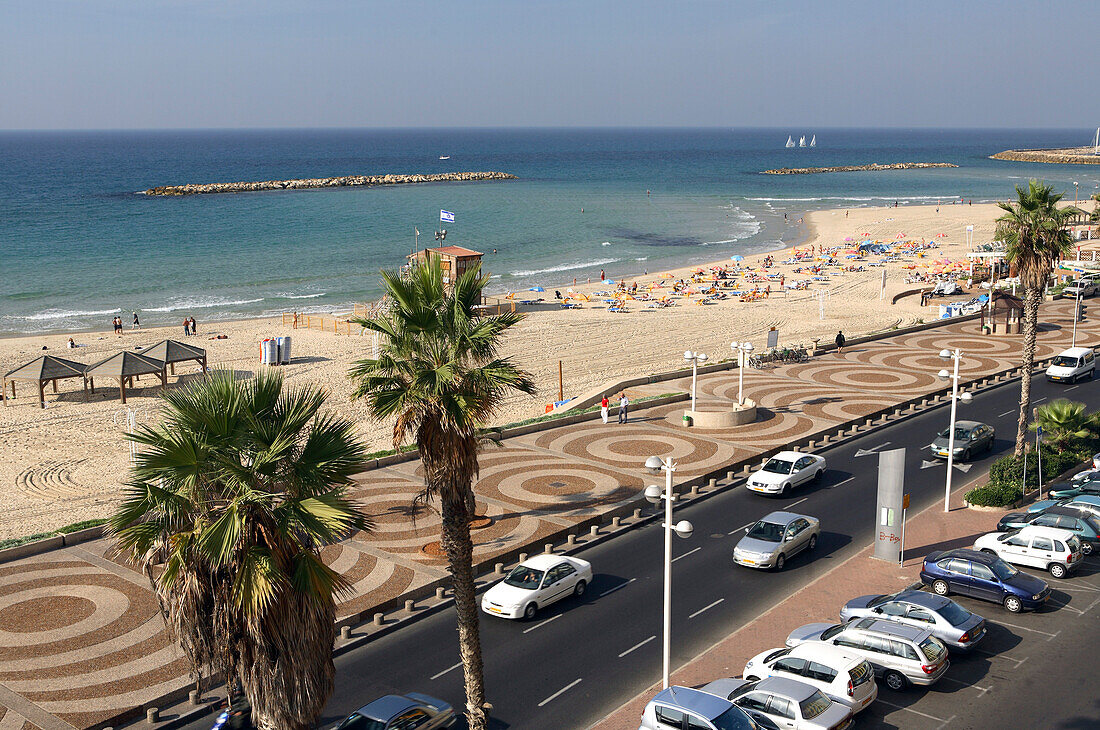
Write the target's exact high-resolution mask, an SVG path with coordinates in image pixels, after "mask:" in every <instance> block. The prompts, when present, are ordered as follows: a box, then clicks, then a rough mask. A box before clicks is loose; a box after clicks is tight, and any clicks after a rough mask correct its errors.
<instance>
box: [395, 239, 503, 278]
mask: <svg viewBox="0 0 1100 730" xmlns="http://www.w3.org/2000/svg"><path fill="white" fill-rule="evenodd" d="M483 255H484V254H482V253H480V252H478V251H471V250H470V249H468V248H463V247H462V246H440V247H438V248H425V249H422V250H420V251H417V252H416V253H411V254H409V255H408V257H407V258H408V259H409V263H410V264H411V265H413V266H416V265H418V264H420V263H423V262H425V261H428V260H429V258H428V257H430V256H431V257H436V258H438V259H439V265H440V268H441V269H443V283H444V284H448V285H449V284H451V283H453V282H454V281H455V279H457V278H458V277H459V276H461V275H462V274H463V273H464V272H465V271H466V270H467V269H472V268H474V267H475V266H477V265H479V264H480V263H481V257H482V256H483Z"/></svg>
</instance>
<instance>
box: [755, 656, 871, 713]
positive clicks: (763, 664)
mask: <svg viewBox="0 0 1100 730" xmlns="http://www.w3.org/2000/svg"><path fill="white" fill-rule="evenodd" d="M742 676H743V677H744V678H745V679H749V680H755V679H765V678H766V677H789V678H791V679H796V680H798V681H799V682H805V683H806V684H809V685H812V686H814V687H817V688H818V689H819V690H821V691H822V692H824V693H825V694H826V695H828V696H829V698H830V699H832V700H833V701H834V702H839V703H841V704H843V705H846V706H847V707H848V708H850V709H851V710H852V712H859V711H860V710H863V709H865V708H866V707H867V706H868V705H870V704H871V703H872V702H874V701H875V698H876V697H878V685H877V684H875V670H874V668H873V667H872V666H871V665H870V663H868V662H867V661H866V660H865V659H864V658H863V657H861V656H857V655H856V654H853V653H850V652H846V651H844V650H843V649H839V648H837V647H835V646H829V645H827V644H799V645H798V646H796V647H794V648H792V649H768V650H767V651H765V652H761V653H760V654H757V655H756V656H754V657H753V658H752V659H750V660H749V663H748V664H746V665H745V671H744V673H743V674H742Z"/></svg>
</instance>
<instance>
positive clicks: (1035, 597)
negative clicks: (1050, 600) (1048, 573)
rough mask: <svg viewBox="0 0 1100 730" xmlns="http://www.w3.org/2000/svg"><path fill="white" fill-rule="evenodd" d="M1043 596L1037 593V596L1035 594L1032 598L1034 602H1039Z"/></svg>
mask: <svg viewBox="0 0 1100 730" xmlns="http://www.w3.org/2000/svg"><path fill="white" fill-rule="evenodd" d="M1041 595H1042V594H1041V593H1036V594H1035V595H1034V596H1032V597H1031V600H1033V601H1038V600H1039V596H1041Z"/></svg>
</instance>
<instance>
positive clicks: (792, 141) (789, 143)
mask: <svg viewBox="0 0 1100 730" xmlns="http://www.w3.org/2000/svg"><path fill="white" fill-rule="evenodd" d="M783 146H784V147H794V140H793V139H791V135H789V134H788V135H787V144H785V145H783Z"/></svg>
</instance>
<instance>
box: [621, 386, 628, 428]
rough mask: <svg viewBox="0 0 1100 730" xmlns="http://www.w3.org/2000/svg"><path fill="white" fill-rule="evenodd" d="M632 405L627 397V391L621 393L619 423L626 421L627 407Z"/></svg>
mask: <svg viewBox="0 0 1100 730" xmlns="http://www.w3.org/2000/svg"><path fill="white" fill-rule="evenodd" d="M629 406H630V400H629V399H628V398H627V397H626V391H625V390H624V391H623V392H622V393H619V423H626V416H627V413H626V412H627V408H628V407H629Z"/></svg>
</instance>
